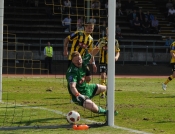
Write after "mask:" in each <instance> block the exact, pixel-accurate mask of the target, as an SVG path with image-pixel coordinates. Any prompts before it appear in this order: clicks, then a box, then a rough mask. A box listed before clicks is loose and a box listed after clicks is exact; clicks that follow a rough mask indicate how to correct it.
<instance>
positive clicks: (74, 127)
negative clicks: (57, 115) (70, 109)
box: [73, 125, 89, 130]
mask: <svg viewBox="0 0 175 134" xmlns="http://www.w3.org/2000/svg"><path fill="white" fill-rule="evenodd" d="M73 129H74V130H87V129H89V126H88V125H73Z"/></svg>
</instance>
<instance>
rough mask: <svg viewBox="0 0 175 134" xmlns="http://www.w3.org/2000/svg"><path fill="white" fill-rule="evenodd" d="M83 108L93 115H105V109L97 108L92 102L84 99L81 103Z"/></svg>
mask: <svg viewBox="0 0 175 134" xmlns="http://www.w3.org/2000/svg"><path fill="white" fill-rule="evenodd" d="M83 107H84V108H86V109H88V110H90V111H92V112H93V113H99V114H106V109H103V108H102V107H100V106H97V105H96V104H95V103H94V102H93V101H92V100H90V99H86V100H85V101H84V103H83Z"/></svg>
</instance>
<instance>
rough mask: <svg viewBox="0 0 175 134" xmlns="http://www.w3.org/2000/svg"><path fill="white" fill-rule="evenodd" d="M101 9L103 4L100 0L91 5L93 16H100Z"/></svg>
mask: <svg viewBox="0 0 175 134" xmlns="http://www.w3.org/2000/svg"><path fill="white" fill-rule="evenodd" d="M100 7H101V3H100V1H99V0H94V1H93V2H92V4H91V8H92V15H93V16H95V15H100V14H99V12H100Z"/></svg>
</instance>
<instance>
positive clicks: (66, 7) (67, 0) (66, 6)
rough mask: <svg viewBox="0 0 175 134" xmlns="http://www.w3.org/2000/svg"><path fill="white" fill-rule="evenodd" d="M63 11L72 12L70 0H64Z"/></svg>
mask: <svg viewBox="0 0 175 134" xmlns="http://www.w3.org/2000/svg"><path fill="white" fill-rule="evenodd" d="M63 12H64V13H65V14H73V12H72V3H71V1H70V0H65V1H64V6H63Z"/></svg>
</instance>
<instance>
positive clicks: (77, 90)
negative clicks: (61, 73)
mask: <svg viewBox="0 0 175 134" xmlns="http://www.w3.org/2000/svg"><path fill="white" fill-rule="evenodd" d="M91 57H92V56H91V54H90V53H88V50H86V53H85V55H84V56H83V58H82V57H81V55H80V53H79V52H77V51H75V52H73V53H72V55H71V59H72V63H71V65H70V67H69V68H68V70H67V72H66V79H67V82H68V91H69V93H70V95H71V96H72V101H73V102H74V103H76V104H78V105H80V106H83V107H84V108H86V109H88V110H90V111H92V112H94V113H99V114H106V112H107V110H105V109H103V108H101V107H100V106H97V105H96V104H95V103H94V102H93V101H92V100H91V98H92V97H94V96H95V95H98V94H100V93H102V92H104V91H106V86H105V85H100V84H89V83H86V81H85V76H86V68H87V64H88V63H89V61H90V59H91Z"/></svg>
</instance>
